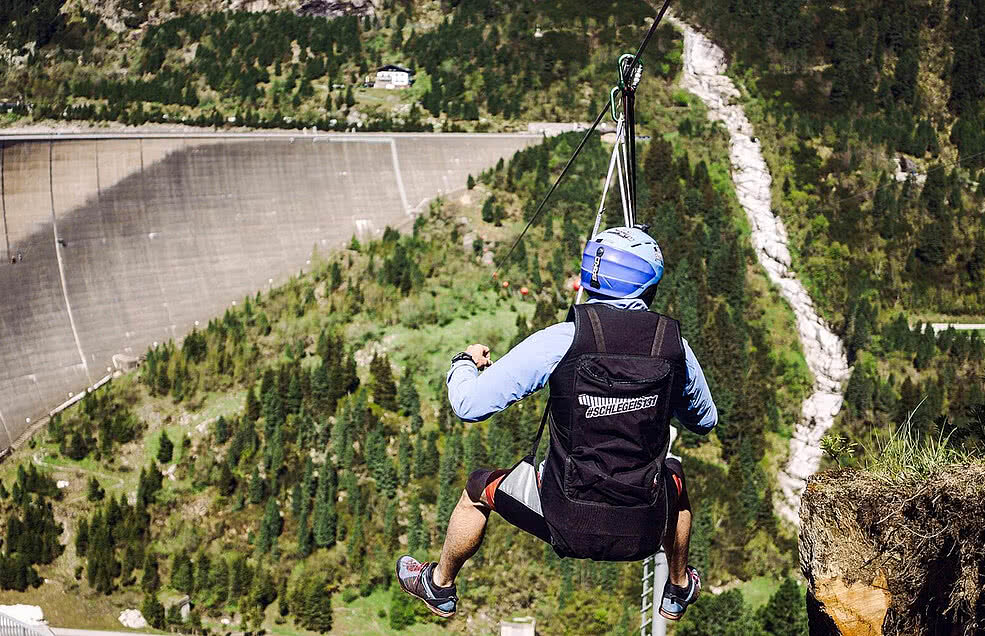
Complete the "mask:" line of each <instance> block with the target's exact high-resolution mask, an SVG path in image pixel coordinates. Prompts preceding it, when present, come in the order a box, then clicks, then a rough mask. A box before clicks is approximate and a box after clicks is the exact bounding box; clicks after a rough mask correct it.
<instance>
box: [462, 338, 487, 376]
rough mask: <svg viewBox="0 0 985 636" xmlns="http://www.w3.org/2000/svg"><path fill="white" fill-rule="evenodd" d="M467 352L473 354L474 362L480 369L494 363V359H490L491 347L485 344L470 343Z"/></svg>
mask: <svg viewBox="0 0 985 636" xmlns="http://www.w3.org/2000/svg"><path fill="white" fill-rule="evenodd" d="M465 353H467V354H469V355H470V356H472V362H475V366H476V367H478V368H479V370H480V371H481V370H483V369H485V368H486V367H488V366H489V365H490V364H492V360H490V359H489V347H487V346H486V345H484V344H474V345H469V346H468V348H467V349H466V350H465Z"/></svg>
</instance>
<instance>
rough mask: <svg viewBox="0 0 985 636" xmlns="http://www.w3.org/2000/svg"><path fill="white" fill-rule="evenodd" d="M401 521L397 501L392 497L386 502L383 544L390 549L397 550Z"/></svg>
mask: <svg viewBox="0 0 985 636" xmlns="http://www.w3.org/2000/svg"><path fill="white" fill-rule="evenodd" d="M399 535H400V523H399V522H398V521H397V501H396V499H391V500H390V501H388V502H387V504H386V510H385V511H384V513H383V546H384V548H386V549H388V550H396V549H397V548H398V547H400V542H399Z"/></svg>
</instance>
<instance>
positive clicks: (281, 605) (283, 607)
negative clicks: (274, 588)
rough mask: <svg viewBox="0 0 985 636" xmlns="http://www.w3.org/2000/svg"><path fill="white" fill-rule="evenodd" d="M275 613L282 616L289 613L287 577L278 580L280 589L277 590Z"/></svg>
mask: <svg viewBox="0 0 985 636" xmlns="http://www.w3.org/2000/svg"><path fill="white" fill-rule="evenodd" d="M277 613H278V614H280V615H281V616H282V617H284V616H287V615H288V614H290V613H291V603H290V601H289V600H288V598H287V577H286V576H285V577H284V578H282V579H281V580H280V589H279V590H278V592H277Z"/></svg>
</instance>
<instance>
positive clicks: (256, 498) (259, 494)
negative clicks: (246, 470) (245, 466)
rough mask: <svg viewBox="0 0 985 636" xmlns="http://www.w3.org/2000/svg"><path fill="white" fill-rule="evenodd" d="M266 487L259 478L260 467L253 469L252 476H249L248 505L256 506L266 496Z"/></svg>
mask: <svg viewBox="0 0 985 636" xmlns="http://www.w3.org/2000/svg"><path fill="white" fill-rule="evenodd" d="M266 492H267V485H266V483H265V482H264V480H263V479H261V478H260V467H259V466H254V467H253V474H252V475H251V476H250V503H251V504H258V503H260V502H261V501H263V498H264V497H265V496H266Z"/></svg>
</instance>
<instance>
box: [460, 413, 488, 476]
mask: <svg viewBox="0 0 985 636" xmlns="http://www.w3.org/2000/svg"><path fill="white" fill-rule="evenodd" d="M482 437H483V435H482V428H481V427H480V426H479V425H473V426H472V428H470V429H469V432H468V435H467V436H466V437H465V451H464V462H465V474H466V475H468V474H471V473H472V471H474V470H476V469H477V468H481V467H482V466H484V465H485V464H486V446H485V443H484V442H483V439H482Z"/></svg>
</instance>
